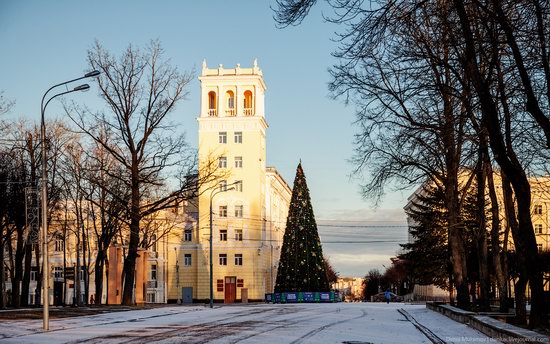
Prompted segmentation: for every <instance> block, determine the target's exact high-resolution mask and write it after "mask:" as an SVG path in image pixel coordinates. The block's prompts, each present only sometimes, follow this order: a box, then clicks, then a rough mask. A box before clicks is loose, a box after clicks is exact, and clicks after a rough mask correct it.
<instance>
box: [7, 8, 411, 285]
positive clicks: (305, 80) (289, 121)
mask: <svg viewBox="0 0 550 344" xmlns="http://www.w3.org/2000/svg"><path fill="white" fill-rule="evenodd" d="M270 5H272V6H273V5H274V3H273V1H253V0H249V1H143V0H137V1H136V0H133V1H74V0H73V1H69V0H58V1H40V0H35V1H15V0H13V1H8V0H0V42H1V49H2V54H1V57H0V62H1V63H0V90H4V91H5V96H6V97H8V98H11V99H14V100H16V102H17V103H16V106H15V107H14V108H13V110H12V112H11V114H10V117H25V118H28V119H30V120H37V119H38V118H39V108H40V99H41V97H42V94H43V92H44V91H45V90H46V89H48V88H49V86H51V85H52V84H55V83H58V82H61V81H64V80H67V79H71V78H74V77H77V76H80V75H81V74H82V73H83V71H84V70H85V69H86V68H87V66H86V51H87V49H88V48H90V47H91V45H92V43H93V42H94V40H95V39H97V40H98V41H99V42H100V43H102V44H103V45H104V46H105V47H106V48H107V49H108V50H110V51H111V52H113V53H117V54H119V53H120V52H121V51H122V50H123V49H124V48H125V47H126V46H127V45H128V44H129V43H132V44H134V45H137V46H144V45H145V44H146V43H147V42H149V41H150V40H151V39H159V40H160V41H161V43H162V45H163V47H164V49H165V52H166V55H165V56H166V57H169V58H170V59H171V63H172V64H173V65H175V66H177V67H178V68H179V69H180V70H190V69H192V68H195V70H196V71H197V72H198V71H199V69H200V66H201V63H202V60H203V59H204V58H206V59H207V61H208V65H209V66H210V67H212V66H217V65H218V64H220V63H221V64H223V65H224V66H226V67H231V66H234V65H235V64H237V63H240V64H241V66H242V67H247V66H250V65H251V64H252V61H253V59H254V58H258V63H259V66H260V68H261V69H262V70H263V72H264V77H265V81H266V84H267V87H268V90H267V92H266V119H267V122H268V124H269V129H268V133H267V154H268V157H267V161H268V165H272V166H275V167H277V169H278V170H279V171H280V173H281V174H282V175H283V176H284V177H285V179H286V180H287V182H288V183H289V184H290V185H291V186H292V182H293V180H294V173H295V168H296V165H297V163H298V161H299V159H300V158H301V159H302V164H303V167H304V170H305V173H306V177H307V180H308V185H309V188H310V190H311V195H312V201H313V205H314V210H315V214H316V217H317V219H318V222H320V224H323V223H325V224H326V223H329V222H323V221H320V220H321V219H329V220H344V221H350V220H361V221H362V222H353V223H351V224H365V225H368V226H372V225H375V224H380V223H382V222H370V221H399V223H397V222H391V224H394V225H395V224H403V223H404V213H403V211H402V210H401V208H402V207H403V205H404V204H405V203H406V197H407V195H408V194H407V193H404V194H402V193H392V194H390V195H388V197H386V198H385V200H384V202H383V203H382V204H381V205H380V207H379V209H377V210H376V211H375V210H374V209H373V207H372V202H368V201H365V200H362V199H361V197H360V195H359V187H358V182H357V181H350V179H349V175H350V173H351V172H352V170H353V166H352V165H351V164H350V163H349V162H348V159H349V158H350V157H351V156H352V154H353V145H352V140H353V134H354V132H355V127H353V125H352V122H353V120H354V115H353V108H352V107H345V106H344V105H343V104H342V102H341V101H338V100H336V101H335V100H332V99H330V98H329V97H328V90H327V83H328V82H329V80H330V76H329V74H328V72H327V68H328V67H329V66H330V65H331V64H332V63H333V62H334V59H333V58H332V57H331V56H330V53H331V52H332V51H333V50H334V49H335V48H336V44H335V43H334V42H332V41H331V39H330V38H331V37H333V32H334V31H338V30H339V29H341V28H339V27H337V26H335V25H332V24H329V23H325V22H323V20H322V16H321V11H322V10H323V8H322V6H318V7H317V8H315V9H314V10H312V13H311V14H310V16H309V17H308V18H307V19H306V20H305V21H304V23H303V24H302V25H300V26H298V27H290V28H286V29H283V30H281V29H277V28H276V27H275V24H274V21H273V19H272V11H271V10H270V8H269V6H270ZM320 5H321V4H320ZM189 91H190V94H189V97H188V99H187V100H186V101H184V102H182V103H180V105H179V106H178V108H177V109H176V112H175V113H174V116H173V119H174V120H175V121H177V122H179V123H181V127H182V129H184V130H185V132H186V134H187V138H188V141H189V142H190V143H191V144H193V145H194V146H196V142H197V124H196V116H197V114H198V110H199V99H198V97H199V83H198V80H196V79H195V80H194V81H193V83H192V84H191V85H190V88H189ZM71 99H74V100H75V101H77V102H82V103H85V104H86V105H88V106H90V107H92V108H93V107H94V106H96V107H97V106H99V104H100V103H98V100H97V91H96V90H95V89H94V87H93V85H92V90H91V91H90V92H88V93H86V94H75V95H74V96H73V97H71ZM61 113H62V111H61V108H60V106H59V104H55V103H53V104H52V105H50V106H49V107H48V113H47V116H48V117H50V118H53V117H56V116H57V115H60V114H61ZM330 223H336V222H332V221H330ZM348 224H350V223H348ZM340 231H341V232H345V233H351V234H346V235H342V236H333V235H331V234H336V233H339V232H340ZM320 234H321V237H322V239H323V240H327V241H328V240H336V239H353V240H376V239H380V238H382V239H388V240H406V237H407V236H406V228H403V227H401V228H369V229H361V228H344V229H338V228H335V227H322V226H321V227H320ZM397 249H398V245H397V244H396V243H387V244H328V243H327V244H325V245H324V251H325V254H327V255H328V256H329V257H330V258H331V260H332V261H333V265H335V268H336V270H338V271H340V273H341V274H342V275H364V274H365V273H366V272H367V270H369V269H370V268H373V267H380V268H381V267H382V264H385V265H386V266H387V265H388V264H389V257H390V256H392V255H394V254H395V251H396V250H397Z"/></svg>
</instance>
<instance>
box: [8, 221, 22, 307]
mask: <svg viewBox="0 0 550 344" xmlns="http://www.w3.org/2000/svg"><path fill="white" fill-rule="evenodd" d="M24 258H25V249H24V246H23V228H17V246H16V249H15V264H14V270H15V273H14V275H13V279H12V281H11V295H12V303H13V306H14V307H20V306H21V280H22V278H23V259H24Z"/></svg>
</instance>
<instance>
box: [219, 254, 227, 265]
mask: <svg viewBox="0 0 550 344" xmlns="http://www.w3.org/2000/svg"><path fill="white" fill-rule="evenodd" d="M219 258H220V265H227V254H226V253H220V256H219Z"/></svg>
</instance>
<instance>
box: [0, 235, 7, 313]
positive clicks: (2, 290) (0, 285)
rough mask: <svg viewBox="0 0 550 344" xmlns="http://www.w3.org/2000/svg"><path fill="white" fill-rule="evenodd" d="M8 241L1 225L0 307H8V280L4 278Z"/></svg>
mask: <svg viewBox="0 0 550 344" xmlns="http://www.w3.org/2000/svg"><path fill="white" fill-rule="evenodd" d="M6 237H7V236H6ZM6 241H7V240H6ZM6 241H5V240H4V228H1V227H0V309H4V308H6V299H5V295H6V281H5V280H4V262H5V259H4V246H5V245H4V243H5V242H6Z"/></svg>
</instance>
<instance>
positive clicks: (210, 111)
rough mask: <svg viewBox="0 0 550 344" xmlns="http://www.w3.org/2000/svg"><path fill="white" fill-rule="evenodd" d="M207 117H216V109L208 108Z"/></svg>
mask: <svg viewBox="0 0 550 344" xmlns="http://www.w3.org/2000/svg"><path fill="white" fill-rule="evenodd" d="M208 117H218V110H217V109H208Z"/></svg>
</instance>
